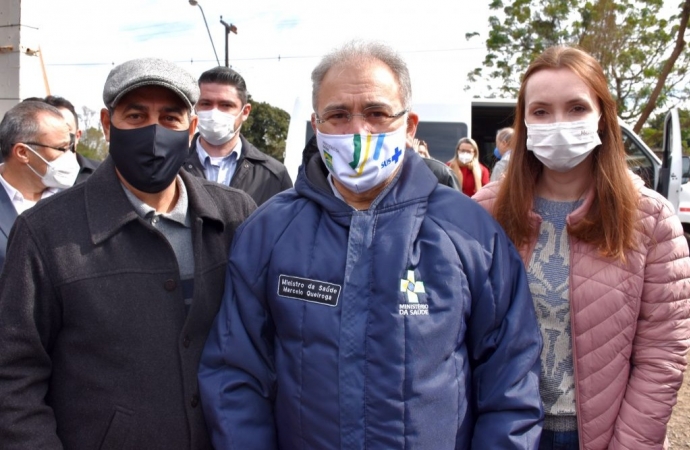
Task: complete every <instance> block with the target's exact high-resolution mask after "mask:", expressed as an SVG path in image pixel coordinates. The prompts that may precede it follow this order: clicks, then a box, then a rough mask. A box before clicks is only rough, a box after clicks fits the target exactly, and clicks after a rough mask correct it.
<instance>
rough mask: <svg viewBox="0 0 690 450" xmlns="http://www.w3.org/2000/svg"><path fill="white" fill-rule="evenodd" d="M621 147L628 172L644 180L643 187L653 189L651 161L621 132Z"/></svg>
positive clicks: (633, 141)
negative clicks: (623, 149)
mask: <svg viewBox="0 0 690 450" xmlns="http://www.w3.org/2000/svg"><path fill="white" fill-rule="evenodd" d="M623 147H625V153H626V158H625V159H626V160H627V162H628V167H629V168H630V170H632V171H633V173H635V174H637V175H639V176H640V178H642V179H643V180H644V184H645V186H647V187H648V188H650V189H654V163H653V162H652V159H651V158H650V157H649V156H648V155H647V154H646V153H645V152H644V151H643V150H642V149H641V148H640V146H639V144H638V143H637V142H636V141H635V140H634V139H632V138H631V137H630V136H628V134H627V133H625V132H623Z"/></svg>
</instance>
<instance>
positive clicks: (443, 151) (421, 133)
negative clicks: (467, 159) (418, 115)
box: [415, 121, 467, 162]
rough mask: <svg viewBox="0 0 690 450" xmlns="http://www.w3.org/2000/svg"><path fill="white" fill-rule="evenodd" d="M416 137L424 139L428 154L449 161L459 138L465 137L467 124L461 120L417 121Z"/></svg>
mask: <svg viewBox="0 0 690 450" xmlns="http://www.w3.org/2000/svg"><path fill="white" fill-rule="evenodd" d="M415 137H416V138H417V139H421V140H423V141H426V143H427V144H428V145H429V154H430V155H431V157H432V158H435V159H438V160H439V161H443V162H446V161H450V160H451V159H453V156H454V155H455V146H456V145H457V143H458V141H459V140H460V138H464V137H467V124H466V123H462V122H421V121H420V122H419V124H418V125H417V133H416V134H415Z"/></svg>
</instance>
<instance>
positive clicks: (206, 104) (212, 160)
mask: <svg viewBox="0 0 690 450" xmlns="http://www.w3.org/2000/svg"><path fill="white" fill-rule="evenodd" d="M199 89H200V94H199V101H198V102H197V104H196V112H197V115H198V116H199V125H198V133H197V134H196V135H195V136H194V139H193V140H192V145H191V146H190V149H189V157H188V158H187V161H186V162H185V164H184V168H185V169H186V170H187V171H189V172H190V173H192V174H193V175H196V176H198V177H205V178H206V179H207V180H211V181H215V182H217V183H220V184H224V185H226V186H230V187H234V188H237V189H240V190H243V191H244V192H246V193H247V194H249V196H250V197H252V198H253V199H254V201H255V202H256V204H257V205H261V204H263V203H264V202H265V201H266V200H268V199H269V198H271V197H273V196H274V195H275V194H277V193H278V192H282V191H284V190H286V189H290V188H291V187H292V180H291V179H290V176H289V175H288V173H287V169H286V168H285V166H284V165H283V164H282V163H281V162H280V161H278V160H277V159H275V158H273V157H271V156H269V155H267V154H265V153H263V152H261V151H259V149H257V148H256V147H254V146H253V145H252V144H251V143H250V142H249V141H247V140H246V139H245V138H244V136H242V134H241V133H240V129H241V128H242V124H243V123H244V122H245V121H246V120H247V118H248V117H249V113H250V112H251V110H252V105H251V103H249V101H248V100H249V95H248V93H247V85H246V83H245V81H244V78H242V76H241V75H240V74H239V73H237V72H236V71H234V70H233V69H230V68H229V67H215V68H213V69H210V70H207V71H206V72H204V73H202V74H201V76H200V77H199Z"/></svg>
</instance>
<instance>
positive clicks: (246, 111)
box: [240, 103, 252, 122]
mask: <svg viewBox="0 0 690 450" xmlns="http://www.w3.org/2000/svg"><path fill="white" fill-rule="evenodd" d="M250 112H252V104H251V103H247V104H246V105H244V107H242V114H241V115H240V117H241V118H242V122H244V121H245V120H247V117H249V113H250Z"/></svg>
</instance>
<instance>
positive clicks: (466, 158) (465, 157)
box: [458, 152, 473, 164]
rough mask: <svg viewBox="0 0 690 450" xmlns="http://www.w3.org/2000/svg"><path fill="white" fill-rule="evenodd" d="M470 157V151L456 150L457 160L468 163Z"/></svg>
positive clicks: (470, 159)
mask: <svg viewBox="0 0 690 450" xmlns="http://www.w3.org/2000/svg"><path fill="white" fill-rule="evenodd" d="M472 158H473V156H472V153H467V152H458V161H460V162H461V163H463V164H469V163H470V161H472Z"/></svg>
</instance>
